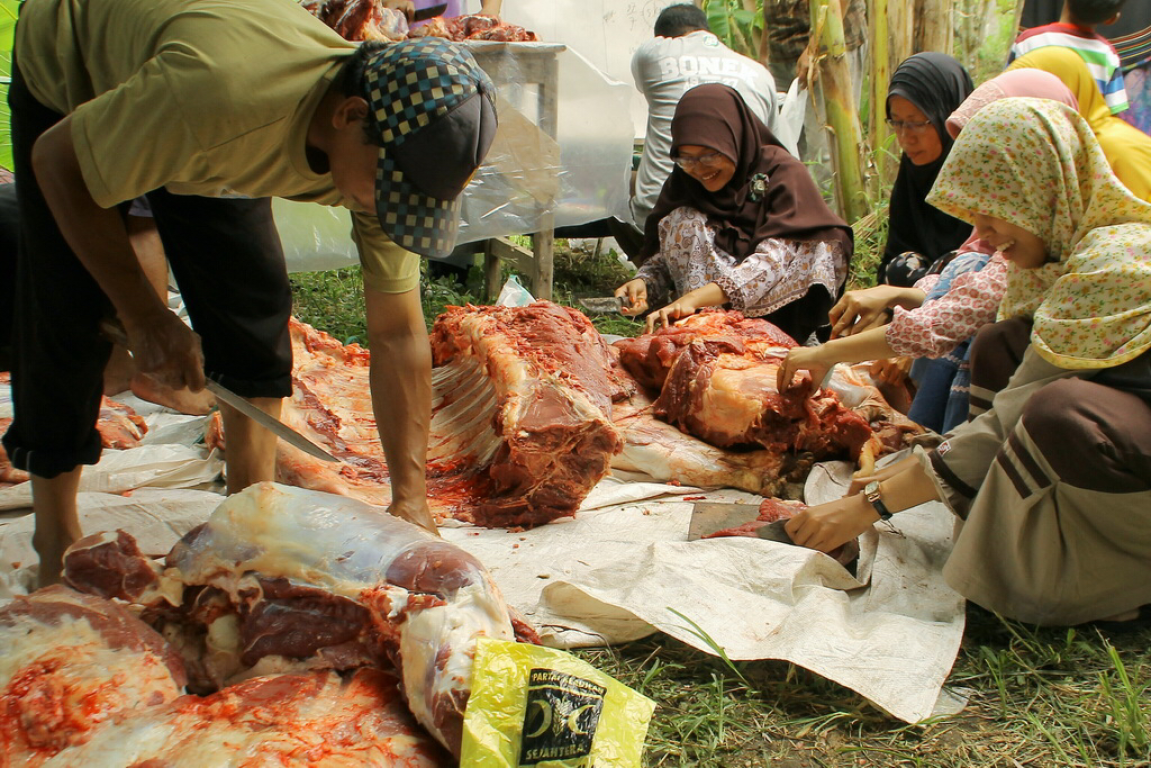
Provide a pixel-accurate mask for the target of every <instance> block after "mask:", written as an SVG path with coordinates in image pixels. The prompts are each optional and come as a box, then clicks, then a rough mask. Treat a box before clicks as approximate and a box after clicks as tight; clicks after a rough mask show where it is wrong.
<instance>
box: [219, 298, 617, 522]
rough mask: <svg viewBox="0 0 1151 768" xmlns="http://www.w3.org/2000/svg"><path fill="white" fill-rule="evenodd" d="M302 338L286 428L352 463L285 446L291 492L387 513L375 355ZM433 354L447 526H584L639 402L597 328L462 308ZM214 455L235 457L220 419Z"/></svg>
mask: <svg viewBox="0 0 1151 768" xmlns="http://www.w3.org/2000/svg"><path fill="white" fill-rule="evenodd" d="M291 334H292V354H293V358H294V363H293V376H292V397H291V399H290V400H289V401H286V402H285V404H284V408H283V412H282V414H281V419H282V420H283V421H284V423H285V424H287V425H288V426H290V427H292V428H293V429H295V430H296V431H298V432H300V433H301V434H303V435H305V436H307V437H308V438H309V439H311V440H312V441H313V442H316V443H318V444H319V445H322V446H324V447H325V448H326V449H327V450H328V451H330V452H331V453H332V454H333V455H334V456H336V457H337V458H339V459H341V460H342V463H341V464H333V463H331V462H323V461H319V460H318V459H315V458H313V457H311V456H308V455H307V454H305V453H304V452H303V451H300V450H299V449H297V448H294V447H292V446H290V445H288V444H286V443H284V442H283V441H280V442H279V444H278V447H277V468H276V472H277V479H279V480H280V482H283V483H287V484H289V485H296V486H299V487H303V488H310V489H312V490H320V491H326V492H329V493H339V494H342V495H347V496H351V497H353V498H357V499H360V500H361V501H366V502H368V503H370V504H375V505H377V506H387V505H388V504H389V503H390V502H391V488H390V486H389V485H388V470H387V464H386V462H385V461H384V455H383V448H382V447H381V445H380V440H379V436H378V434H377V432H376V422H375V420H374V418H373V417H372V404H371V396H370V385H369V381H368V371H369V365H370V358H369V354H368V352H367V351H366V350H364V349H363V348H361V347H360V346H359V345H356V344H350V345H347V346H344V345H341V344H340V343H339V342H338V341H336V340H335V339H333V338H332V337H331V336H328V335H327V334H324V333H321V332H319V331H316V330H315V329H314V328H311V327H310V326H307V325H305V324H304V323H300V322H298V321H296V320H293V321H292V323H291ZM432 347H433V356H434V361H435V363H436V365H437V368H436V369H435V370H434V371H433V372H432V381H433V403H432V406H433V413H432V421H431V435H430V440H429V445H428V491H429V496H430V504H431V507H432V511H433V513H434V514H435V515H436V517H437V518H439V519H440V520H442V519H444V518H446V517H455V518H456V519H459V520H462V521H465V522H471V523H475V524H477V525H487V526H505V525H539V524H541V523H546V522H548V521H550V520H553V519H555V518H557V517H562V516H565V515H572V514H574V513H575V511H576V510H577V509H578V508H579V505H580V502H581V501H582V500H583V498H584V497H585V496H586V495H587V494H588V492H589V491H590V490H591V489H592V487H593V486H594V485H595V484H596V483H597V482H599V480H600V479H602V478H603V476H604V475H605V474H606V473H607V472H608V469H609V465H610V460H611V457H612V455H613V454H615V453H616V452H618V450H619V447H620V441H619V436H618V433H617V431H616V429H615V428H614V426H613V425H612V418H611V408H612V403H613V401H615V400H622V399H623V398H625V397H627V396H628V395H629V394H630V393H631V392H632V391H633V390H634V383H633V382H632V381H631V380H630V377H628V376H627V375H626V374H625V373H624V372H623V371H622V369H620V367H619V366H618V364H617V363H616V362H615V357H614V355H613V353H612V352H611V350H610V349H609V348H608V347H607V345H606V344H605V343H604V341H603V339H602V337H601V336H600V335H599V333H598V332H597V331H596V330H595V327H594V326H592V324H591V322H590V321H588V319H587V318H586V317H584V316H583V315H582V314H580V313H579V312H576V311H575V310H571V309H566V308H564V307H560V306H558V305H555V304H552V303H550V302H536V303H535V304H533V305H532V306H529V307H516V308H508V307H471V306H469V307H466V308H462V307H460V308H452V309H449V310H448V311H447V312H445V313H444V314H443V315H442V316H441V317H440V318H439V319H437V321H436V325H435V328H434V329H433V331H432ZM208 443H209V445H212V446H213V447H221V448H223V447H226V444H225V439H224V436H223V434H222V433H221V431H220V429H219V422H218V419H217V420H215V421H214V422H213V428H212V429H210V430H209V435H208Z"/></svg>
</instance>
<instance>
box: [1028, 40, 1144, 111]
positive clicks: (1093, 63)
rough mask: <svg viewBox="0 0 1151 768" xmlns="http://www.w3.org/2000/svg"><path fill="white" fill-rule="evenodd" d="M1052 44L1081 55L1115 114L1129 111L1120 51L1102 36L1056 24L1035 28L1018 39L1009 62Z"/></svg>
mask: <svg viewBox="0 0 1151 768" xmlns="http://www.w3.org/2000/svg"><path fill="white" fill-rule="evenodd" d="M1048 45H1059V46H1063V47H1064V48H1070V49H1072V50H1073V51H1075V52H1076V53H1078V54H1079V55H1080V56H1081V57H1082V58H1083V61H1084V63H1086V64H1087V70H1088V71H1089V72H1090V73H1091V76H1092V77H1093V78H1095V83H1096V84H1097V85H1098V86H1099V92H1100V93H1102V94H1103V98H1104V100H1105V101H1106V102H1107V106H1108V107H1109V108H1110V109H1111V114H1113V115H1117V114H1119V113H1120V112H1122V111H1123V110H1125V109H1127V107H1128V104H1127V91H1126V90H1125V89H1124V87H1123V70H1122V69H1120V66H1119V52H1118V51H1116V50H1115V46H1113V45H1112V44H1111V42H1110V41H1109V40H1108V39H1107V38H1105V37H1103V36H1102V35H1099V34H1096V33H1095V32H1092V31H1091V30H1088V29H1084V28H1082V27H1077V26H1075V25H1073V24H1064V23H1062V22H1055V23H1054V24H1044V25H1043V26H1041V27H1032V28H1031V29H1028V30H1026V31H1024V32H1023V33H1022V34H1020V35H1019V37H1017V38H1016V39H1015V44H1014V45H1012V46H1011V55H1010V56H1009V57H1008V59H1007V63H1008V64H1010V63H1011V62H1013V61H1015V60H1016V59H1018V58H1019V57H1021V56H1023V55H1025V54H1028V53H1030V52H1031V51H1034V50H1035V49H1036V48H1043V47H1045V46H1048Z"/></svg>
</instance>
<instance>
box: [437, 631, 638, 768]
mask: <svg viewBox="0 0 1151 768" xmlns="http://www.w3.org/2000/svg"><path fill="white" fill-rule="evenodd" d="M654 709H655V702H653V701H652V700H651V699H649V698H647V697H646V696H644V695H642V694H639V693H636V692H635V691H633V690H632V689H631V688H628V687H627V686H626V685H624V684H623V683H620V682H618V681H616V680H614V679H613V678H611V677H609V676H608V675H605V674H604V673H603V672H600V671H599V670H597V669H596V668H595V667H593V666H591V665H590V664H587V663H585V662H582V661H580V660H579V659H577V658H575V657H574V656H572V655H571V654H569V653H565V652H563V651H557V650H554V649H552V648H542V647H540V646H538V645H528V644H526V643H509V642H505V641H503V640H490V639H487V638H481V639H480V641H479V643H478V645H477V648H476V659H475V664H474V666H473V668H472V694H471V697H470V698H469V699H468V708H467V711H466V712H465V713H464V739H463V748H462V754H461V757H460V768H521V767H525V768H526V767H528V766H530V767H531V768H593V767H594V768H640V756H641V755H642V754H643V742H644V737H645V736H646V735H647V726H648V723H649V722H650V721H651V714H652V711H653V710H654Z"/></svg>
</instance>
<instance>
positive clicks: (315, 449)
mask: <svg viewBox="0 0 1151 768" xmlns="http://www.w3.org/2000/svg"><path fill="white" fill-rule="evenodd" d="M207 386H208V391H209V392H211V393H212V394H213V395H215V396H216V397H217V398H219V400H220V401H221V402H224V403H227V404H228V405H230V406H232V407H233V408H235V409H236V410H237V411H239V412H240V413H242V414H244V415H245V416H247V417H248V418H249V419H251V420H252V421H254V422H256V423H257V424H259V425H260V426H261V427H263V428H264V429H266V430H268V431H269V432H271V433H272V434H274V435H275V436H276V437H278V438H280V439H281V440H283V441H284V442H286V443H288V444H289V445H293V446H295V447H296V448H299V449H300V450H301V451H303V452H304V453H307V454H308V455H309V456H315V457H316V458H317V459H323V460H324V461H336V462H338V461H339V459H337V458H336V457H335V456H333V455H332V454H330V453H328V452H327V451H325V450H324V449H323V448H321V447H320V446H318V445H316V444H315V443H313V442H312V441H311V440H309V439H308V438H306V437H304V436H303V435H301V434H300V433H299V432H297V431H296V430H294V429H292V428H291V427H289V426H288V425H287V424H285V423H284V422H282V421H280V420H279V419H277V418H275V417H273V416H269V415H268V414H266V413H264V412H263V411H261V410H260V409H259V408H257V407H256V406H254V405H252V404H251V403H250V402H248V401H247V400H245V399H244V398H242V397H240V396H239V395H237V394H236V393H235V392H233V391H232V390H230V389H228V388H227V387H225V386H224V385H223V384H220V383H219V382H216V381H212V380H211V379H208V384H207Z"/></svg>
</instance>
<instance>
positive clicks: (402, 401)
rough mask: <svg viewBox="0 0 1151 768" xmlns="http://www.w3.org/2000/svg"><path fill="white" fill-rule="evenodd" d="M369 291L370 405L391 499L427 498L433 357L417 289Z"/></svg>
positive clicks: (418, 500)
mask: <svg viewBox="0 0 1151 768" xmlns="http://www.w3.org/2000/svg"><path fill="white" fill-rule="evenodd" d="M410 293H411V295H410V296H409V295H407V294H402V295H400V296H385V295H383V294H377V293H374V292H370V291H369V292H368V323H369V330H370V338H371V347H372V368H371V386H372V407H373V410H374V411H375V416H376V425H377V428H378V429H379V433H380V442H381V444H382V445H383V448H384V457H385V458H386V459H387V462H388V472H389V474H390V475H391V483H392V498H393V503H400V504H419V505H423V504H425V503H426V501H427V479H426V472H427V467H426V463H427V451H428V425H429V422H430V421H431V410H432V384H431V368H432V359H431V358H432V355H431V348H430V346H429V344H428V337H427V331H426V329H425V328H424V325H423V315H422V311H421V309H420V304H419V291H418V290H417V291H411V292H410Z"/></svg>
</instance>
